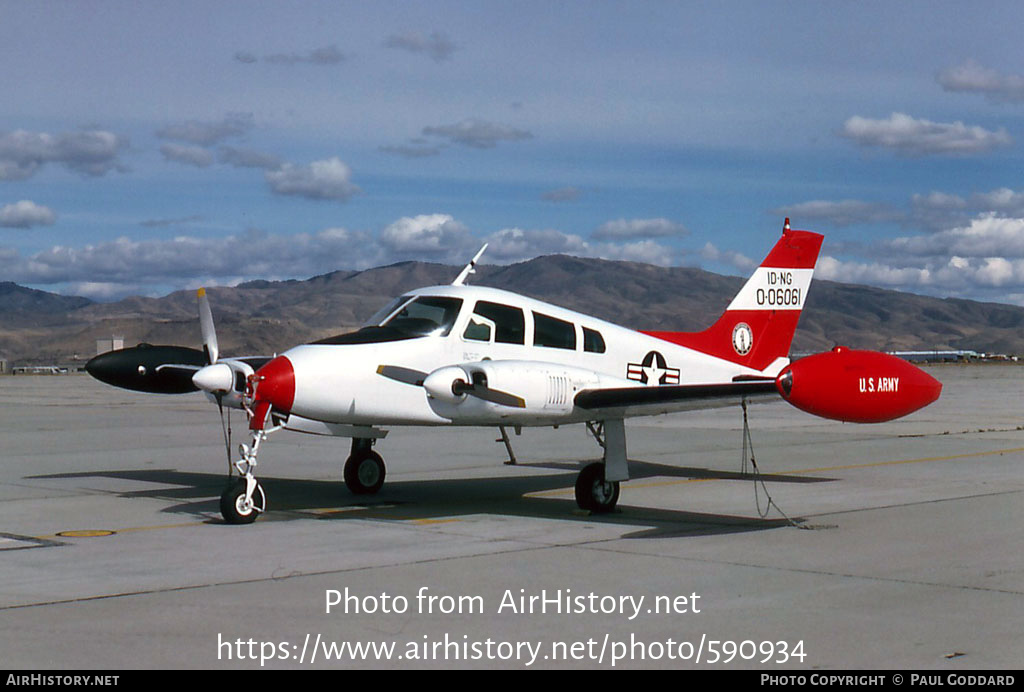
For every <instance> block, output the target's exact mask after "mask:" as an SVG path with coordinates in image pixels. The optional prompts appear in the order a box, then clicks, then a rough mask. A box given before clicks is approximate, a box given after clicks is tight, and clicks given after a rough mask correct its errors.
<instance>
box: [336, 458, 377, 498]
mask: <svg viewBox="0 0 1024 692" xmlns="http://www.w3.org/2000/svg"><path fill="white" fill-rule="evenodd" d="M386 473H387V471H386V469H385V467H384V459H383V458H381V456H380V454H377V452H372V451H368V452H364V453H362V454H353V455H352V456H350V457H349V458H348V460H347V461H345V485H346V486H348V489H349V490H350V491H351V492H352V494H353V495H373V494H374V493H376V492H377V491H378V490H380V489H381V486H383V485H384V476H385V475H386Z"/></svg>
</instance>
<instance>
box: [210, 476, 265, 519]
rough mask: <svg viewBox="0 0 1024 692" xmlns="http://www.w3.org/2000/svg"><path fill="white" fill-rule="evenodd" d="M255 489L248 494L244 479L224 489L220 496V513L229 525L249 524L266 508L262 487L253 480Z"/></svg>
mask: <svg viewBox="0 0 1024 692" xmlns="http://www.w3.org/2000/svg"><path fill="white" fill-rule="evenodd" d="M253 481H254V482H255V487H254V488H253V490H252V492H251V493H250V492H248V484H247V483H246V479H244V478H243V479H242V480H240V481H238V482H237V483H233V484H231V485H229V486H228V487H227V488H225V490H224V493H223V494H222V495H221V496H220V513H221V515H222V516H223V517H224V521H226V522H227V523H229V524H251V523H253V522H254V521H256V517H257V516H259V515H260V514H261V513H263V511H264V510H265V509H266V507H267V498H266V496H265V495H264V494H263V487H262V486H261V485H260V484H259V482H257V481H256V479H255V478H254V479H253Z"/></svg>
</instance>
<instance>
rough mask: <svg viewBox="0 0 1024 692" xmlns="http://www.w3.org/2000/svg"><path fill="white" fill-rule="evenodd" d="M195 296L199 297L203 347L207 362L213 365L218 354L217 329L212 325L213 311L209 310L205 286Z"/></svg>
mask: <svg viewBox="0 0 1024 692" xmlns="http://www.w3.org/2000/svg"><path fill="white" fill-rule="evenodd" d="M196 297H197V298H198V299H199V329H200V330H201V331H202V333H203V348H204V349H205V350H206V355H207V358H208V360H209V364H210V365H213V364H214V363H216V362H217V357H218V356H219V355H220V353H219V350H218V348H217V330H216V329H214V326H213V311H211V310H210V299H209V298H208V297H207V296H206V289H205V288H200V289H199V291H197V293H196Z"/></svg>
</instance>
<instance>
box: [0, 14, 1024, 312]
mask: <svg viewBox="0 0 1024 692" xmlns="http://www.w3.org/2000/svg"><path fill="white" fill-rule="evenodd" d="M1021 26H1024V6H1021V5H1020V4H1019V3H1011V2H981V3H975V4H971V5H970V6H968V5H965V4H964V3H955V2H953V3H943V2H900V3H891V2H886V3H870V2H860V3H846V2H842V3H841V2H834V3H833V2H770V3H766V2H722V3H695V2H694V3H691V2H595V1H590V2H550V1H549V2H504V3H497V2H484V1H480V0H477V1H474V2H437V1H431V2H374V3H366V2H358V3H348V2H339V1H337V0H333V1H331V2H263V3H242V2H218V3H200V2H195V3H190V2H176V3H155V2H123V3H121V2H89V3H64V2H60V3H48V2H34V3H23V2H0V64H2V65H3V69H2V70H0V93H2V94H3V99H2V101H0V103H2V106H0V280H11V281H16V282H18V283H21V284H24V285H29V286H33V287H37V288H43V289H46V290H51V291H56V292H62V293H75V294H80V295H87V296H89V297H93V298H97V299H114V298H118V297H122V296H125V295H130V294H142V295H162V294H164V293H166V292H168V291H170V290H173V289H177V288H185V287H195V286H198V285H204V284H205V285H214V284H233V283H237V282H240V281H244V280H248V279H252V278H269V279H281V278H306V277H309V276H313V275H316V274H321V273H325V272H328V271H332V270H335V269H343V268H345V269H360V268H365V267H369V266H374V265H379V264H387V263H391V262H396V261H400V260H406V259H420V260H427V261H439V262H448V263H452V264H462V263H464V262H465V261H467V260H468V258H469V257H470V256H472V254H473V253H474V252H475V251H476V249H478V248H479V246H480V245H481V244H482V243H483V242H488V243H490V248H489V250H488V252H487V254H486V255H485V256H484V261H490V262H495V263H509V262H515V261H520V260H523V259H527V258H529V257H533V256H536V255H541V254H549V253H553V252H565V253H569V254H575V255H582V256H592V257H605V258H609V259H626V260H636V261H644V262H652V263H657V264H662V265H690V266H701V267H704V268H707V269H710V270H713V271H719V272H724V273H732V274H746V273H747V272H749V270H750V269H751V267H752V266H753V265H755V264H757V262H759V261H760V259H761V258H762V257H763V256H764V254H765V253H766V252H767V251H768V249H769V248H770V247H771V245H772V244H773V242H774V240H775V237H776V236H777V234H778V233H779V231H780V229H781V224H782V219H783V217H784V216H790V217H792V219H793V225H794V227H798V228H806V229H809V230H816V231H819V232H822V233H824V234H825V237H826V239H825V244H824V247H823V257H822V259H821V260H820V261H819V265H818V273H817V274H816V276H818V277H820V278H826V279H835V280H840V281H853V282H858V283H867V284H872V285H877V286H884V287H891V288H898V289H901V290H909V291H914V292H918V293H927V294H931V295H938V296H959V297H969V298H976V299H981V300H991V301H997V302H1010V303H1017V304H1024V180H1022V172H1024V165H1022V164H1024V156H1022V138H1024V48H1022V47H1021V44H1020V40H1019V28H1020V27H1021Z"/></svg>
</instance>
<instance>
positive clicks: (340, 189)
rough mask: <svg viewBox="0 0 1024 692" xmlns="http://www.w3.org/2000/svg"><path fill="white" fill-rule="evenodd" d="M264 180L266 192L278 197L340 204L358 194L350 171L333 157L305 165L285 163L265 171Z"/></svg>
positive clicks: (339, 160)
mask: <svg viewBox="0 0 1024 692" xmlns="http://www.w3.org/2000/svg"><path fill="white" fill-rule="evenodd" d="M264 177H265V178H266V180H267V184H268V185H270V189H271V190H272V191H273V192H275V193H277V194H279V195H292V196H296V197H305V198H307V199H327V200H338V201H341V202H344V201H347V200H348V199H349V198H351V197H352V196H353V195H356V194H358V193H359V192H361V190H360V189H359V187H358V186H357V185H354V184H353V183H352V169H350V168H349V167H348V166H347V165H346V164H345V163H344V162H343V161H342V160H341V159H339V158H338V157H337V156H334V157H331V158H329V159H325V160H323V161H314V162H312V163H310V164H308V165H305V166H296V165H295V164H291V163H286V164H284V165H282V166H281V167H280V168H278V169H276V170H270V171H267V172H266V173H264Z"/></svg>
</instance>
